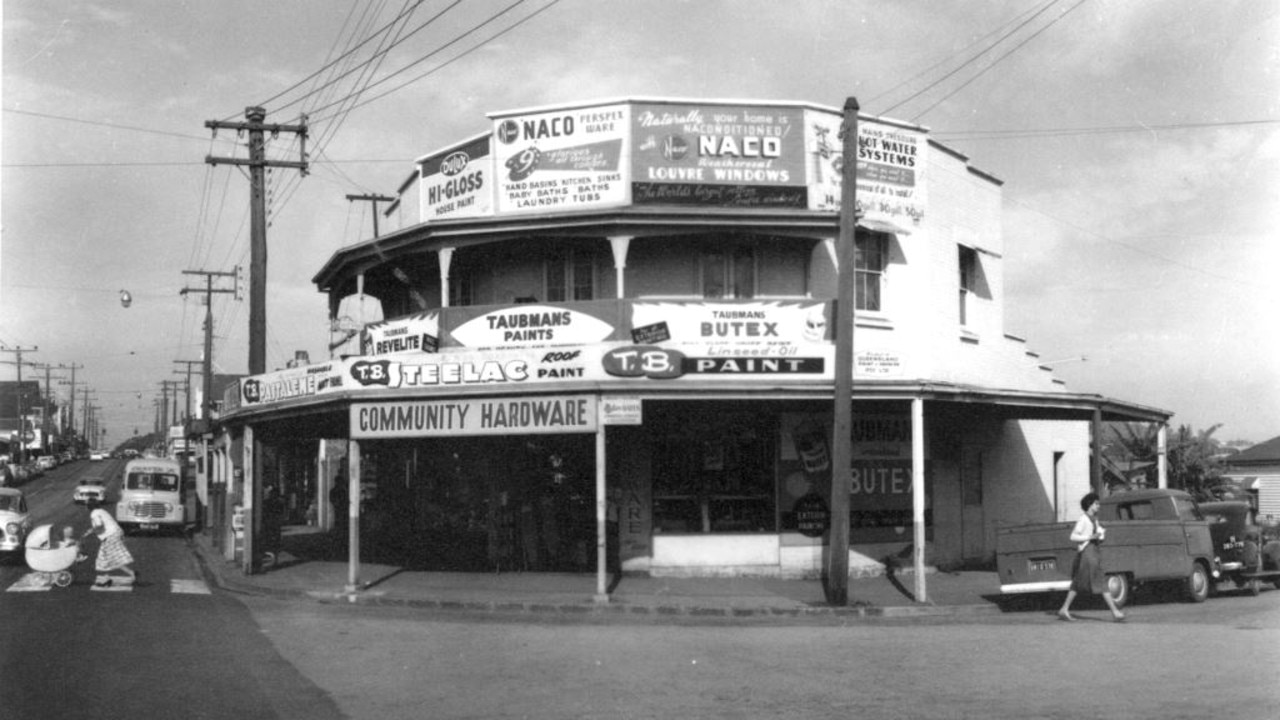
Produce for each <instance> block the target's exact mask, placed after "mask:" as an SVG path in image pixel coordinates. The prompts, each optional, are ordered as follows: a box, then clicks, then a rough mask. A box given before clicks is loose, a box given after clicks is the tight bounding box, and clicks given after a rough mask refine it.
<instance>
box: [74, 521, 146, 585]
mask: <svg viewBox="0 0 1280 720" xmlns="http://www.w3.org/2000/svg"><path fill="white" fill-rule="evenodd" d="M89 522H90V523H92V524H93V527H91V528H90V529H89V531H88V532H86V533H85V534H86V535H88V534H89V533H90V532H92V533H95V534H97V536H98V541H99V543H100V545H99V547H98V560H97V563H96V564H95V565H94V569H95V570H97V571H98V577H97V579H96V580H94V582H93V584H94V585H97V586H99V587H110V586H111V585H112V584H120V585H132V584H133V581H134V580H136V579H137V577H138V575H137V573H135V572H134V571H133V555H131V554H129V548H127V547H125V546H124V530H123V529H122V528H121V527H120V525H119V523H117V522H116V519H115V518H113V517H111V513H109V512H107V511H106V510H103V509H102V508H94V509H93V511H92V512H90V513H89ZM116 570H120V571H122V572H123V573H124V575H125V576H124V577H120V578H113V577H112V576H111V573H112V572H114V571H116Z"/></svg>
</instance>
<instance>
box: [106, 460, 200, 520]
mask: <svg viewBox="0 0 1280 720" xmlns="http://www.w3.org/2000/svg"><path fill="white" fill-rule="evenodd" d="M186 499H187V498H186V488H185V487H183V484H182V466H181V465H180V464H179V462H178V461H177V460H172V459H169V458H139V459H136V460H130V461H129V462H128V463H127V464H126V465H125V466H124V482H122V483H121V485H120V499H119V500H118V501H117V502H116V522H118V523H120V527H122V528H124V529H125V530H126V531H128V530H130V529H135V530H177V531H179V532H181V531H182V530H183V529H185V527H186V524H187V513H186V505H187V503H186Z"/></svg>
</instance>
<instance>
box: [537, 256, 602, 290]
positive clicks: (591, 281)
mask: <svg viewBox="0 0 1280 720" xmlns="http://www.w3.org/2000/svg"><path fill="white" fill-rule="evenodd" d="M546 285H547V291H546V292H547V300H548V301H549V302H566V301H570V300H594V299H595V291H596V258H595V254H594V253H591V252H587V251H584V250H576V249H575V250H568V251H566V252H564V253H562V254H560V255H557V256H554V257H552V258H550V259H548V260H547V262H546Z"/></svg>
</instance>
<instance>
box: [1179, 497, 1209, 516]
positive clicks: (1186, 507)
mask: <svg viewBox="0 0 1280 720" xmlns="http://www.w3.org/2000/svg"><path fill="white" fill-rule="evenodd" d="M1174 504H1175V505H1176V506H1177V508H1178V517H1179V518H1181V519H1183V520H1203V519H1204V516H1203V515H1201V514H1200V506H1199V505H1196V502H1195V501H1194V500H1192V499H1191V498H1185V497H1180V498H1175V499H1174Z"/></svg>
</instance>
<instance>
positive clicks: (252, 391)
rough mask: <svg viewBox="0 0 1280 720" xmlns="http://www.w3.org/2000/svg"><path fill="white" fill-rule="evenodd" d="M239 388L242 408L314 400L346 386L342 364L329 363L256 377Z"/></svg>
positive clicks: (246, 379) (247, 379)
mask: <svg viewBox="0 0 1280 720" xmlns="http://www.w3.org/2000/svg"><path fill="white" fill-rule="evenodd" d="M238 387H239V390H240V392H239V398H238V402H237V405H239V406H241V407H245V406H251V405H264V404H271V403H278V402H282V401H285V400H292V399H296V398H306V397H312V396H314V395H319V394H322V393H325V392H330V391H333V390H338V389H341V388H342V387H343V365H342V363H341V362H327V363H323V364H320V365H307V366H305V367H296V368H288V369H286V370H278V371H276V372H269V373H264V374H262V375H254V376H253V377H248V378H244V379H243V380H241V381H240V382H239V386H238Z"/></svg>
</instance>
